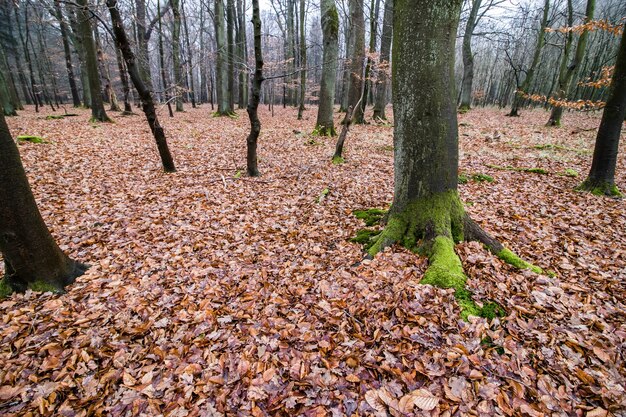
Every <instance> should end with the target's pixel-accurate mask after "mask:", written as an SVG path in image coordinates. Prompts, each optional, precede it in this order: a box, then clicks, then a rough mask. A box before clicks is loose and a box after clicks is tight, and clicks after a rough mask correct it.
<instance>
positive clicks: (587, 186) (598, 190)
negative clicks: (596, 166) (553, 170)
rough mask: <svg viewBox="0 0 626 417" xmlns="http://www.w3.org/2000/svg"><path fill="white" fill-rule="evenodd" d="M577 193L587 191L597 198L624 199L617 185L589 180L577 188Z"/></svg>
mask: <svg viewBox="0 0 626 417" xmlns="http://www.w3.org/2000/svg"><path fill="white" fill-rule="evenodd" d="M576 191H586V192H589V193H591V194H593V195H595V196H598V197H600V196H609V197H623V196H624V195H623V194H622V193H621V192H620V190H619V189H618V188H617V186H616V185H615V183H612V182H609V181H592V180H590V179H589V178H587V179H586V180H585V181H584V182H583V183H582V184H580V185H579V186H578V187H576Z"/></svg>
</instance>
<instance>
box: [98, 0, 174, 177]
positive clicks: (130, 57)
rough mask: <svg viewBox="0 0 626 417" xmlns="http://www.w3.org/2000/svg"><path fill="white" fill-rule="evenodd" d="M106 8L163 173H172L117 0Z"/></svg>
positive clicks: (149, 94)
mask: <svg viewBox="0 0 626 417" xmlns="http://www.w3.org/2000/svg"><path fill="white" fill-rule="evenodd" d="M107 7H108V8H109V14H110V15H111V22H112V25H113V33H114V35H115V43H116V44H117V47H118V48H119V49H120V50H121V51H122V55H123V56H124V61H125V62H126V67H127V68H128V74H129V75H130V79H131V81H132V82H133V85H134V86H135V89H136V90H137V92H138V93H139V97H140V98H141V103H142V107H143V112H144V114H145V115H146V119H147V120H148V125H149V126H150V130H151V131H152V134H153V135H154V139H155V141H156V145H157V149H158V151H159V155H160V156H161V163H162V164H163V170H164V171H165V172H174V171H176V167H175V166H174V160H173V159H172V155H171V154H170V150H169V147H168V146H167V140H166V138H165V132H164V131H163V127H161V124H160V123H159V118H158V116H157V113H156V109H155V107H154V99H153V97H152V90H150V89H149V88H148V86H147V85H146V83H145V82H144V79H143V77H142V75H141V69H140V66H139V65H138V64H137V60H136V58H135V54H134V53H133V51H132V49H131V48H130V42H129V41H128V36H127V35H126V30H125V29H124V24H123V21H122V16H121V15H120V12H119V10H118V9H117V0H107Z"/></svg>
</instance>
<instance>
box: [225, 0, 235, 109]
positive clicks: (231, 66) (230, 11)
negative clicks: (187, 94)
mask: <svg viewBox="0 0 626 417" xmlns="http://www.w3.org/2000/svg"><path fill="white" fill-rule="evenodd" d="M226 41H227V43H228V56H227V61H228V105H229V106H230V108H231V109H233V110H234V108H235V59H234V58H235V0H226Z"/></svg>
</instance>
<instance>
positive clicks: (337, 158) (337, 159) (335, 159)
mask: <svg viewBox="0 0 626 417" xmlns="http://www.w3.org/2000/svg"><path fill="white" fill-rule="evenodd" d="M344 162H346V161H345V159H343V158H342V157H341V156H333V164H335V165H341V164H343V163H344Z"/></svg>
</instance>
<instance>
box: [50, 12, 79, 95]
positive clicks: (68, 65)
mask: <svg viewBox="0 0 626 417" xmlns="http://www.w3.org/2000/svg"><path fill="white" fill-rule="evenodd" d="M51 14H52V15H53V16H54V17H55V18H56V19H57V20H58V22H59V28H60V29H61V41H62V42H63V53H64V56H65V70H66V71H67V79H68V82H69V85H70V92H71V94H72V102H73V104H74V107H80V96H79V95H78V88H77V87H76V79H75V78H74V68H73V66H72V52H71V49H70V41H69V35H68V28H67V23H66V22H65V17H63V9H61V2H60V0H54V10H53V13H51Z"/></svg>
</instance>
